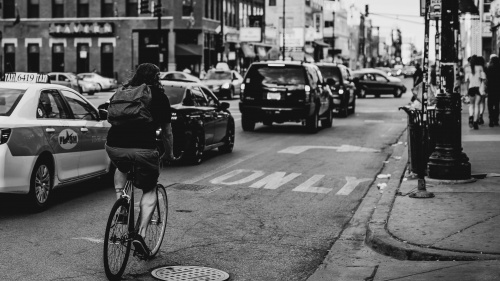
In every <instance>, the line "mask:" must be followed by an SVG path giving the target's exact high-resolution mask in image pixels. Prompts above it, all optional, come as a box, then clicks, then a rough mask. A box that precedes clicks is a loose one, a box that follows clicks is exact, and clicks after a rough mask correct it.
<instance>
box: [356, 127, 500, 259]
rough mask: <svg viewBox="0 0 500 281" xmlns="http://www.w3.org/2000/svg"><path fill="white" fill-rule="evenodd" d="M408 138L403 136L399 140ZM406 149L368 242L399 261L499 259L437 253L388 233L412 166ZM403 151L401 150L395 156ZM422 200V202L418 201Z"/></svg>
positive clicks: (372, 222) (374, 217)
mask: <svg viewBox="0 0 500 281" xmlns="http://www.w3.org/2000/svg"><path fill="white" fill-rule="evenodd" d="M405 138H406V134H403V135H402V136H401V137H400V138H399V140H398V141H401V140H403V141H404V139H405ZM401 147H403V148H404V151H403V153H402V157H401V161H400V163H404V165H401V166H399V167H397V168H395V170H394V173H393V176H392V177H391V178H390V179H389V181H388V182H387V188H386V190H385V192H384V193H383V194H382V197H381V198H380V200H379V202H378V204H377V206H376V207H375V210H374V212H373V214H372V217H371V220H370V221H369V222H368V225H367V230H366V237H365V243H366V244H367V245H368V246H369V247H370V248H371V249H373V250H374V251H376V252H378V253H380V254H383V255H386V256H391V257H393V258H396V259H398V260H412V261H476V260H499V259H500V256H498V255H489V254H471V253H462V252H454V251H447V250H437V249H431V248H425V247H419V246H416V245H411V244H408V243H405V242H403V241H400V240H398V239H397V237H394V236H392V235H391V234H390V233H389V231H388V230H387V222H388V221H389V217H390V215H391V211H392V207H393V204H394V201H395V200H396V192H397V191H398V190H399V187H400V186H401V182H402V180H403V177H404V173H405V171H406V168H407V166H408V164H407V163H408V149H407V146H401ZM399 151H400V148H399V147H397V148H396V149H395V150H394V152H393V155H396V154H397V152H399ZM415 200H419V199H415Z"/></svg>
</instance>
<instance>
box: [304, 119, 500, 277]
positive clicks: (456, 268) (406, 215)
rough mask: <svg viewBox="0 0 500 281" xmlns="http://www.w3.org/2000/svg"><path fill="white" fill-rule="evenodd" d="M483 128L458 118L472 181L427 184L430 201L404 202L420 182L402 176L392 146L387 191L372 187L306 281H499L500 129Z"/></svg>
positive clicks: (403, 151) (402, 150)
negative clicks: (431, 196)
mask: <svg viewBox="0 0 500 281" xmlns="http://www.w3.org/2000/svg"><path fill="white" fill-rule="evenodd" d="M488 121H489V120H488V118H485V122H486V125H482V126H480V129H479V130H473V129H470V128H469V127H468V114H467V110H466V109H464V110H463V111H462V147H463V151H464V152H465V153H466V154H467V156H468V157H469V159H470V160H469V162H470V163H471V166H472V174H473V176H475V178H476V181H474V182H471V183H464V184H446V183H444V182H443V181H436V180H432V179H428V180H427V190H428V191H430V192H433V193H434V194H435V197H434V198H428V199H414V198H410V197H409V196H408V195H409V194H410V193H411V192H414V191H416V190H417V180H416V179H410V178H409V177H408V174H407V171H406V164H407V161H408V147H406V146H404V145H399V146H396V147H395V148H394V152H393V155H392V157H391V161H390V162H391V163H389V164H386V167H384V170H383V171H382V173H384V174H391V178H390V180H388V181H386V183H387V186H386V187H385V188H384V190H377V186H376V185H377V183H380V182H381V180H377V182H375V183H374V186H372V187H371V189H370V190H369V191H368V193H367V195H366V197H365V198H364V199H363V202H362V204H361V205H360V207H359V208H358V211H357V212H356V213H355V215H354V217H353V218H352V220H351V221H350V223H349V225H348V227H347V228H346V230H345V231H344V232H343V233H342V234H341V236H340V237H339V239H338V240H337V241H336V242H335V244H334V246H333V247H332V249H331V250H330V252H329V254H328V255H327V257H326V258H325V260H324V262H323V264H322V265H321V266H320V267H319V268H318V269H317V271H316V272H315V273H314V274H313V275H312V276H311V277H310V278H309V279H308V281H319V280H343V281H344V280H345V281H348V280H369V281H373V280H437V279H439V280H500V234H499V233H500V127H493V128H490V127H488V125H487V124H488ZM405 142H406V134H405V136H404V137H402V139H401V140H400V142H399V143H400V144H401V143H405ZM399 158H400V159H401V160H400V161H399V163H398V162H397V161H394V159H399ZM388 162H389V161H388Z"/></svg>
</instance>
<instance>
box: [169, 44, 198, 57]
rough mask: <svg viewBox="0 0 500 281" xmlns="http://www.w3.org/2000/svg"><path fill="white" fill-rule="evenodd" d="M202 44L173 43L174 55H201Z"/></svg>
mask: <svg viewBox="0 0 500 281" xmlns="http://www.w3.org/2000/svg"><path fill="white" fill-rule="evenodd" d="M202 54H203V46H201V45H197V44H175V55H176V56H201V55H202Z"/></svg>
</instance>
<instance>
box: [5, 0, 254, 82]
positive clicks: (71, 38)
mask: <svg viewBox="0 0 500 281" xmlns="http://www.w3.org/2000/svg"><path fill="white" fill-rule="evenodd" d="M141 2H145V3H141ZM2 4H3V5H2V6H1V9H0V15H1V16H2V18H1V19H0V31H1V32H2V40H1V46H2V52H0V67H1V72H2V73H4V72H9V71H34V72H51V71H66V72H75V73H81V72H89V71H95V72H98V73H100V74H102V75H104V76H107V77H115V78H116V79H118V80H119V81H120V82H123V81H125V80H126V79H127V78H129V76H130V74H131V71H132V70H134V69H135V67H136V66H137V65H138V64H140V63H144V62H150V63H155V64H157V65H159V66H160V68H161V70H162V71H167V70H182V69H184V68H190V69H191V71H192V72H194V73H199V72H200V71H201V70H202V69H207V68H208V67H210V66H212V65H216V64H217V62H219V61H227V62H228V63H231V65H232V66H233V67H234V66H237V65H238V57H239V53H240V47H241V45H240V44H239V43H240V42H239V27H240V24H241V22H240V19H241V17H240V12H242V11H241V10H240V8H241V9H246V13H248V12H249V11H250V10H251V11H252V12H250V13H249V14H252V13H255V14H259V13H261V14H262V13H263V12H264V4H263V0H262V1H258V0H253V1H250V0H197V1H194V0H183V1H166V0H154V1H153V0H151V1H141V0H123V1H113V0H27V1H15V0H3V1H2ZM157 4H161V11H162V16H161V19H160V21H158V18H157V17H156V16H154V15H153V13H152V12H153V11H154V10H155V8H158V7H155V5H157ZM141 5H147V9H141ZM143 8H144V7H143ZM145 10H148V11H145Z"/></svg>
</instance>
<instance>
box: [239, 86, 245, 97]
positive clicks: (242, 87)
mask: <svg viewBox="0 0 500 281" xmlns="http://www.w3.org/2000/svg"><path fill="white" fill-rule="evenodd" d="M240 90H241V91H240V100H243V94H244V93H245V84H244V83H242V84H241V85H240Z"/></svg>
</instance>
